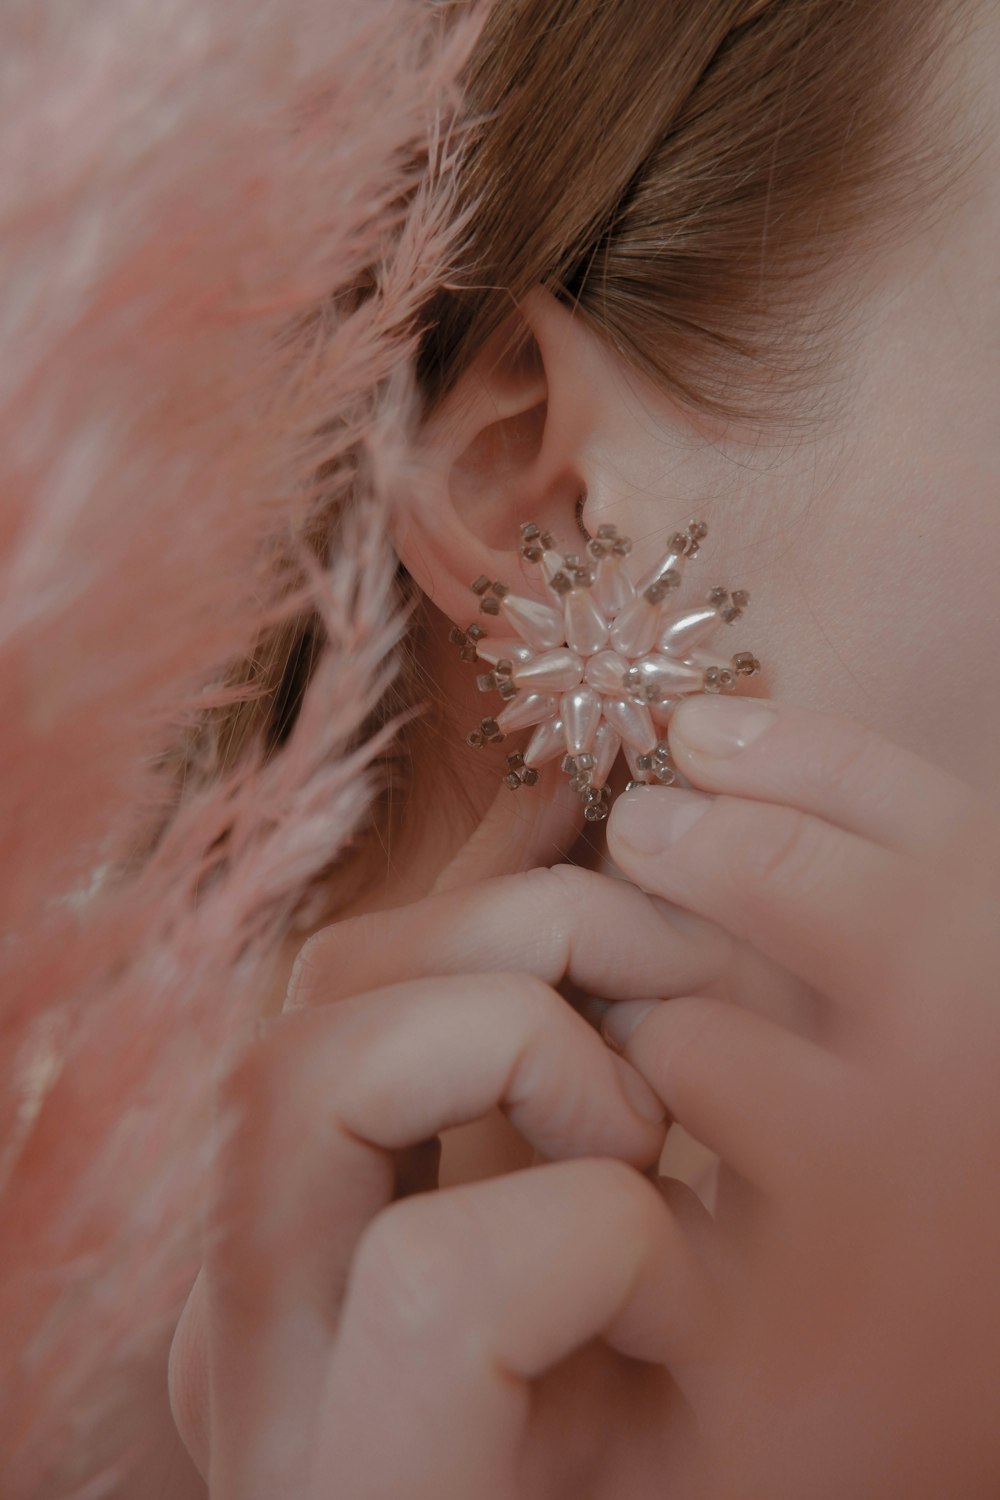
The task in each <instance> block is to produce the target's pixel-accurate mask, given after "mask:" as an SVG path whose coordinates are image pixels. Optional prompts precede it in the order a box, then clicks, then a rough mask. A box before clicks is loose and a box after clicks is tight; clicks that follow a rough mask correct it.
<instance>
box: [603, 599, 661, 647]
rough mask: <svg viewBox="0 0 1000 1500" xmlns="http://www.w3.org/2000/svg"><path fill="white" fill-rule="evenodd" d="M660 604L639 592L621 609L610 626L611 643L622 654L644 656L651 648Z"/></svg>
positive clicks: (658, 617) (658, 620)
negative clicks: (635, 597)
mask: <svg viewBox="0 0 1000 1500" xmlns="http://www.w3.org/2000/svg"><path fill="white" fill-rule="evenodd" d="M661 609H662V606H661V605H659V604H650V602H649V600H648V599H644V598H643V597H642V595H641V594H640V596H639V598H638V599H635V600H633V602H632V603H631V604H629V605H627V606H626V607H625V609H623V610H622V612H621V614H620V615H619V616H618V618H617V620H616V621H615V623H614V624H613V625H612V627H611V645H612V646H613V647H614V649H615V650H616V651H620V652H621V653H622V655H623V656H645V654H646V652H647V651H650V650H652V647H653V642H654V641H655V640H656V631H657V627H658V625H659V622H660V613H661Z"/></svg>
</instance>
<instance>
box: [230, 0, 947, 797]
mask: <svg viewBox="0 0 1000 1500" xmlns="http://www.w3.org/2000/svg"><path fill="white" fill-rule="evenodd" d="M460 8H461V6H460V5H459V6H456V9H460ZM967 9H968V4H967V0H906V3H905V5H901V4H900V3H899V0H495V5H494V9H493V11H492V13H491V16H490V19H489V21H488V23H487V25H486V27H485V30H484V32H483V35H482V37H481V39H480V42H479V44H478V47H477V49H476V51H475V54H474V56H473V58H472V61H471V64H470V67H469V69H468V75H467V78H466V80H465V82H466V88H467V94H466V98H467V114H468V117H469V121H470V128H469V135H468V146H467V150H466V153H465V156H464V158H463V163H462V166H461V169H460V207H461V208H462V209H463V210H466V209H467V210H469V223H470V225H471V229H470V232H469V234H468V238H467V241H466V243H465V246H464V251H463V254H462V258H461V266H460V268H459V272H458V274H457V275H456V276H455V277H454V279H453V281H452V282H451V283H450V284H449V286H448V287H447V288H442V289H441V290H440V291H439V293H438V294H437V295H436V296H435V298H434V299H433V301H432V303H431V305H430V306H429V307H428V308H427V309H426V310H425V322H426V334H425V336H424V340H423V344H422V350H421V355H420V359H419V365H418V375H419V379H420V383H421V387H422V390H423V392H424V395H425V398H426V403H427V406H428V408H430V407H432V406H433V404H434V402H435V401H437V400H438V399H439V398H440V397H441V396H442V395H443V394H444V393H445V392H446V391H447V390H448V389H449V388H450V387H451V386H452V385H453V384H454V383H455V381H456V380H457V379H459V378H460V376H461V374H462V372H463V371H464V370H465V369H466V368H467V367H468V366H469V364H470V363H471V361H472V360H473V359H474V357H475V356H476V355H477V353H478V352H479V351H480V350H481V349H482V348H483V346H484V344H485V343H486V341H487V339H489V338H490V337H491V336H492V335H493V334H494V333H495V332H496V331H497V330H498V329H499V328H501V327H502V325H503V324H504V322H505V320H506V319H507V318H508V315H509V313H510V312H511V310H512V308H514V307H515V306H516V304H517V302H518V300H519V299H520V298H521V297H522V296H523V295H524V294H525V293H526V292H527V291H528V290H529V288H531V287H532V286H534V285H536V284H539V283H540V284H543V285H546V286H548V287H549V288H550V289H552V290H553V291H554V292H555V293H556V294H557V295H558V296H559V297H561V298H562V299H564V300H565V301H567V302H568V303H570V304H572V305H574V306H575V307H576V308H577V309H578V312H579V315H580V316H582V317H584V318H585V319H586V320H587V321H588V323H589V324H590V325H591V326H592V327H593V328H594V329H595V330H596V331H597V332H598V333H599V334H600V335H601V336H602V337H604V338H605V339H607V340H608V341H609V343H610V344H611V345H612V346H613V347H614V348H615V349H616V350H617V351H618V352H619V353H620V354H621V355H622V356H623V357H624V358H625V359H626V360H627V361H629V362H631V363H632V364H633V365H634V366H635V367H637V368H638V369H639V370H641V371H642V372H643V373H645V374H647V375H649V376H651V377H652V378H653V379H654V380H655V381H656V382H658V383H659V384H660V385H661V386H662V387H663V388H664V389H665V390H666V391H668V392H671V393H673V394H674V395H675V396H676V397H677V399H678V400H680V401H681V402H683V403H684V404H685V405H686V406H687V407H688V408H689V409H693V410H695V411H697V412H699V413H716V414H720V415H723V416H735V417H739V418H743V419H749V420H752V421H757V422H760V423H771V424H773V423H775V422H777V421H779V420H780V421H781V422H782V423H783V424H787V425H790V426H795V425H796V421H797V418H800V417H802V416H803V415H805V414H807V413H809V411H810V409H811V408H810V403H811V402H812V400H813V398H814V396H815V393H816V392H817V391H818V389H819V377H820V375H821V374H823V373H825V372H826V371H827V370H828V368H829V365H830V361H831V359H832V358H833V357H834V356H835V354H836V351H837V347H838V340H837V337H836V334H837V331H838V322H839V320H840V318H841V315H842V310H843V307H844V287H845V284H846V280H847V278H845V277H844V276H843V275H838V274H836V273H838V272H841V271H848V270H850V269H851V268H852V267H860V266H861V265H862V264H863V262H864V261H865V259H866V258H867V257H869V256H870V254H871V253H872V251H873V249H874V248H875V247H876V246H877V245H878V244H879V243H880V242H884V241H886V240H887V239H891V238H892V237H893V236H895V235H897V234H898V233H899V232H901V231H902V230H904V229H905V228H906V227H907V226H908V225H909V224H910V223H912V222H913V221H914V219H915V218H916V217H917V216H918V215H921V214H924V213H926V211H927V210H928V209H929V208H931V207H933V205H934V204H935V202H937V203H938V205H939V206H940V205H943V203H944V189H945V188H946V187H947V186H948V184H949V183H950V181H952V180H953V179H954V178H955V176H956V175H957V173H958V170H959V166H960V164H961V161H962V160H963V156H962V153H961V151H960V150H959V149H958V148H959V145H960V143H959V142H958V141H956V140H955V131H954V129H953V128H952V126H953V118H954V117H953V114H949V110H950V109H951V108H952V107H953V106H950V105H949V103H948V96H947V92H946V90H944V89H942V88H941V86H940V83H941V69H940V66H939V59H940V56H941V49H942V46H943V44H945V43H946V42H947V41H948V39H949V34H950V33H951V32H952V31H954V30H956V29H957V23H958V22H960V21H961V19H962V18H963V16H964V14H965V12H966V10H967ZM945 140H947V141H951V142H952V143H953V144H952V146H951V147H943V146H942V141H945ZM400 583H401V587H403V588H405V586H406V580H405V577H404V576H403V575H402V574H401V578H400ZM415 629H416V630H417V631H419V629H420V620H419V615H418V618H417V622H416V627H415ZM414 640H416V641H417V642H418V637H414V638H413V640H411V644H410V650H409V654H408V657H407V658H406V659H408V660H409V662H410V666H409V668H406V667H404V671H403V672H402V674H401V676H400V678H399V680H398V682H397V684H396V686H395V688H394V690H393V693H392V696H391V700H390V701H388V702H387V703H386V704H384V705H383V706H382V709H381V710H380V715H379V718H380V722H384V720H385V718H386V716H387V715H391V713H392V712H394V711H395V710H397V709H399V708H404V707H406V706H408V704H410V703H412V702H414V701H416V700H417V699H418V698H419V697H426V696H427V694H426V692H424V693H421V692H419V691H418V684H419V682H420V678H419V671H420V667H419V663H420V650H419V644H417V645H414V643H413V641H414ZM318 644H319V639H318V635H317V629H316V623H315V621H305V622H302V623H301V625H300V626H296V627H295V628H293V629H291V630H289V629H287V628H286V629H285V630H284V631H283V633H282V635H281V636H280V637H276V638H275V639H274V640H272V641H270V642H265V643H263V644H262V648H261V650H260V651H258V652H257V653H256V655H255V659H254V666H253V672H252V673H251V674H249V677H248V678H247V680H248V682H249V684H250V686H251V687H252V688H253V689H254V701H253V702H248V703H245V704H243V705H242V706H241V707H240V708H239V709H237V710H236V711H230V712H229V713H228V714H227V715H226V716H224V717H223V718H222V719H221V720H220V721H217V722H216V724H215V725H214V727H213V730H212V735H211V738H212V740H213V742H214V744H213V750H212V753H211V755H210V756H209V757H208V758H209V760H210V761H211V762H212V763H213V764H214V765H215V766H218V765H220V764H226V763H228V762H231V760H232V759H233V758H234V755H235V754H236V753H237V752H238V749H239V747H242V746H244V745H245V744H246V743H247V741H248V738H249V739H253V740H257V741H259V739H260V738H261V737H263V739H264V741H265V743H266V744H268V745H269V746H270V747H271V748H272V749H273V748H277V747H278V746H279V745H280V743H281V741H282V739H283V738H284V736H285V734H286V733H287V729H288V726H289V723H290V722H291V719H292V718H293V717H294V713H295V710H296V708H297V704H298V702H299V701H300V698H301V694H302V692H303V691H304V687H305V684H306V682H307V681H308V676H309V662H310V661H311V658H312V654H313V651H314V650H315V649H316V648H317V645H318ZM425 728H426V730H427V732H429V733H432V734H433V733H435V732H436V731H435V730H434V729H433V727H432V726H431V725H430V724H429V722H427V721H425ZM404 756H405V747H404ZM387 774H388V773H387Z"/></svg>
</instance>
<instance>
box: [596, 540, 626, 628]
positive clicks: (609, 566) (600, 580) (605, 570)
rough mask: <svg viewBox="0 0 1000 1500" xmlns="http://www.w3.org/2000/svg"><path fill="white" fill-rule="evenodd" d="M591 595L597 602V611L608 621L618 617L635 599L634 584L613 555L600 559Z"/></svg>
mask: <svg viewBox="0 0 1000 1500" xmlns="http://www.w3.org/2000/svg"><path fill="white" fill-rule="evenodd" d="M591 593H592V594H593V596H594V598H595V599H596V601H597V606H598V608H599V609H601V610H603V611H604V614H605V615H606V616H607V617H608V618H609V619H614V617H615V616H616V615H620V614H621V612H622V610H623V609H625V607H626V606H627V605H629V604H631V603H632V600H633V599H634V598H635V584H634V583H633V582H632V580H631V578H630V577H629V576H628V574H627V573H626V571H625V569H624V568H623V567H622V565H621V562H620V560H619V559H618V558H617V557H614V556H613V555H608V556H605V557H602V558H601V561H600V563H599V564H598V567H597V581H596V583H595V584H594V586H593V588H592V590H591Z"/></svg>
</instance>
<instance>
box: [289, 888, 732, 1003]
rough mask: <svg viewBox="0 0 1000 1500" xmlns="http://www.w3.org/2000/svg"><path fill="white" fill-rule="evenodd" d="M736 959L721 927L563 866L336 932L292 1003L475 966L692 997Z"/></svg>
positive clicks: (601, 988)
mask: <svg viewBox="0 0 1000 1500" xmlns="http://www.w3.org/2000/svg"><path fill="white" fill-rule="evenodd" d="M731 956H732V955H731V944H730V942H729V939H728V938H727V936H726V935H725V933H724V932H722V931H721V930H720V929H719V928H713V927H712V926H711V925H710V924H708V923H704V922H692V921H691V920H690V919H689V918H688V917H686V915H685V914H684V913H683V912H681V913H677V912H672V911H671V910H670V908H669V907H667V906H665V905H664V904H663V903H662V902H660V901H657V900H656V899H654V898H652V897H650V896H648V895H646V894H644V893H643V892H642V891H639V890H636V889H635V887H634V886H632V885H631V884H630V883H629V882H628V881H625V880H612V879H610V878H609V877H607V876H604V875H597V874H593V873H592V872H590V871H588V870H578V869H576V868H574V867H572V866H569V865H557V866H555V867H554V868H552V869H538V870H531V871H528V872H526V873H524V874H521V875H512V876H507V877H504V878H501V879H497V880H490V881H482V882H480V884H478V885H474V886H470V887H468V888H466V889H461V890H454V891H450V892H448V893H447V894H446V895H438V896H430V897H428V898H427V899H426V900H425V901H421V902H419V903H415V904H413V905H411V906H405V907H399V908H397V909H395V910H393V911H384V912H375V913H370V914H365V915H362V916H358V917H352V918H349V919H348V920H346V921H344V922H339V923H336V924H335V925H334V926H332V927H327V928H324V929H323V930H322V931H321V932H318V933H317V934H316V935H315V936H314V937H311V938H310V939H309V941H308V942H307V943H306V944H305V946H304V947H303V949H302V951H301V952H300V954H299V956H298V959H297V960H296V963H295V966H294V969H293V971H292V976H291V980H290V982H289V987H288V997H287V999H286V1002H285V1007H286V1009H291V1008H295V1007H297V1006H314V1005H328V1004H330V1003H332V1002H333V1001H339V1000H343V999H344V998H345V997H347V996H349V995H353V994H356V993H358V991H359V990H367V989H373V988H380V987H382V986H384V985H389V984H396V983H399V982H401V981H403V980H405V979H408V978H411V977H421V976H425V975H434V974H461V973H465V972H468V971H469V970H475V971H477V972H478V971H484V970H496V971H506V970H515V971H519V972H526V973H531V974H534V975H535V976H536V977H537V978H539V979H542V980H544V981H545V983H546V984H550V985H558V984H561V983H563V982H564V981H567V980H568V981H569V982H570V983H571V984H573V985H576V986H578V987H579V988H580V989H582V990H585V991H588V992H589V993H592V994H598V995H602V996H605V997H606V998H608V999H630V998H632V997H633V996H636V995H644V994H654V995H663V994H669V993H677V992H681V993H684V992H688V991H691V990H700V989H702V988H703V987H705V986H706V985H709V984H712V983H714V982H717V981H718V980H719V979H720V978H721V976H722V975H723V974H724V973H725V971H726V968H727V965H728V964H729V963H730V960H731Z"/></svg>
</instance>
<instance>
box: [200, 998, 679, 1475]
mask: <svg viewBox="0 0 1000 1500" xmlns="http://www.w3.org/2000/svg"><path fill="white" fill-rule="evenodd" d="M226 1103H227V1113H228V1116H229V1133H228V1138H227V1140H226V1143H225V1147H224V1149H223V1151H222V1153H221V1158H220V1161H219V1164H218V1167H217V1171H216V1182H215V1194H214V1201H215V1213H214V1219H213V1223H212V1225H211V1232H210V1235H209V1238H208V1243H207V1247H206V1259H205V1269H206V1286H207V1292H208V1298H207V1308H206V1312H207V1317H208V1323H209V1328H210V1330H211V1337H209V1339H208V1347H209V1351H210V1354H209V1361H208V1364H209V1370H210V1379H211V1385H212V1390H213V1393H214V1392H222V1393H225V1394H224V1395H223V1396H220V1397H219V1401H218V1403H217V1405H214V1406H213V1443H212V1455H211V1462H212V1467H211V1477H212V1484H213V1486H214V1487H215V1488H213V1494H214V1493H216V1490H217V1492H218V1494H219V1495H220V1497H228V1496H229V1495H233V1496H237V1495H238V1496H239V1497H240V1500H255V1497H256V1496H258V1495H260V1496H262V1497H263V1496H265V1495H269V1494H274V1493H277V1492H279V1490H278V1489H276V1488H275V1486H277V1485H278V1484H279V1480H280V1481H281V1483H282V1484H284V1485H285V1486H287V1485H288V1484H289V1483H291V1481H292V1479H294V1478H295V1475H294V1474H292V1475H289V1474H288V1472H287V1471H286V1470H285V1468H284V1467H283V1466H284V1465H285V1464H286V1462H287V1448H286V1441H287V1439H286V1436H285V1435H286V1434H287V1433H288V1432H294V1431H298V1430H301V1429H302V1426H303V1421H302V1414H303V1412H307V1411H308V1410H309V1404H310V1401H311V1400H312V1399H314V1395H313V1394H312V1393H314V1392H315V1390H316V1389H317V1382H318V1380H319V1372H320V1369H321V1367H322V1365H323V1363H324V1361H325V1358H326V1351H325V1339H326V1336H327V1335H328V1333H329V1331H330V1330H331V1329H332V1327H333V1325H334V1321H335V1316H336V1311H337V1308H338V1305H339V1301H340V1297H341V1295H342V1291H343V1286H344V1284H345V1281H346V1277H347V1271H348V1267H349V1264H350V1260H351V1257H352V1255H353V1253H354V1249H355V1245H356V1243H357V1240H358V1237H359V1236H360V1234H361V1233H362V1231H363V1229H364V1227H365V1225H366V1224H367V1223H368V1222H369V1220H370V1219H371V1218H372V1217H373V1216H374V1215H375V1214H376V1213H377V1212H378V1210H379V1209H381V1208H382V1207H384V1206H385V1204H386V1203H388V1202H389V1201H390V1199H391V1197H392V1194H393V1191H394V1186H395V1172H394V1162H393V1156H392V1153H395V1152H399V1151H407V1150H408V1149H409V1148H412V1147H414V1146H416V1145H419V1144H420V1143H421V1142H425V1141H426V1140H428V1139H429V1138H430V1137H431V1136H434V1135H436V1134H437V1133H438V1132H439V1131H441V1130H442V1129H445V1128H446V1127H448V1126H452V1125H458V1124H462V1123H464V1122H466V1121H469V1120H472V1119H476V1118H478V1117H479V1116H481V1115H482V1114H484V1113H486V1112H487V1111H488V1110H489V1109H491V1108H494V1107H496V1106H500V1107H501V1108H503V1109H504V1110H505V1111H506V1113H507V1114H508V1115H509V1117H510V1119H511V1121H512V1123H513V1124H514V1126H515V1127H516V1128H517V1129H518V1130H520V1131H521V1133H522V1134H523V1135H524V1136H525V1138H526V1139H527V1140H528V1141H530V1142H531V1144H532V1145H534V1146H535V1147H536V1149H538V1150H540V1151H541V1152H543V1153H544V1154H545V1155H546V1156H548V1157H564V1156H565V1157H569V1156H578V1155H610V1156H620V1157H622V1158H623V1159H624V1160H626V1161H631V1162H635V1163H636V1164H637V1165H643V1166H644V1165H646V1164H647V1163H649V1162H652V1161H655V1160H656V1159H657V1158H658V1156H659V1153H660V1150H661V1148H662V1144H663V1139H664V1134H665V1129H664V1124H663V1118H664V1111H663V1110H662V1108H661V1107H660V1106H659V1104H658V1101H657V1100H656V1099H655V1096H653V1095H652V1094H651V1092H650V1091H649V1089H648V1087H647V1086H646V1085H644V1084H643V1083H642V1081H641V1080H640V1079H639V1078H638V1076H637V1075H636V1074H635V1072H634V1070H632V1069H631V1068H630V1067H629V1066H628V1065H627V1064H623V1062H622V1060H621V1059H619V1058H613V1057H612V1056H611V1055H610V1054H609V1053H608V1052H607V1050H606V1049H605V1048H604V1047H603V1046H602V1045H601V1042H600V1040H599V1038H598V1037H597V1036H596V1035H595V1033H594V1032H593V1031H592V1030H591V1029H590V1028H589V1027H588V1026H587V1025H586V1023H585V1022H583V1021H582V1020H581V1019H580V1018H579V1017H578V1016H576V1015H575V1014H574V1013H573V1012H572V1011H571V1010H570V1009H569V1008H568V1007H567V1006H566V1005H565V1004H564V1003H563V1002H562V1001H561V1000H560V998H559V997H558V996H557V995H556V994H555V993H554V991H552V990H551V989H549V988H548V987H547V986H545V985H544V984H542V983H541V982H540V981H538V980H536V979H534V978H533V977H531V976H525V975H514V974H500V975H489V976H475V975H473V976H469V975H463V976H461V977H445V978H442V979H435V980H427V981H418V982H412V983H409V984H406V985H400V986H398V987H396V988H395V989H392V990H385V991H381V992H377V993H375V994H372V995H366V996H363V997H358V998H357V999H355V1000H354V1001H349V1002H345V1003H344V1004H343V1005H342V1006H337V1007H334V1008H324V1009H318V1010H312V1011H301V1012H298V1013H296V1014H295V1015H294V1016H291V1017H286V1018H284V1019H283V1020H282V1021H281V1022H279V1023H277V1024H276V1025H274V1026H272V1027H271V1028H270V1030H269V1035H268V1036H267V1039H266V1041H263V1042H260V1043H258V1044H257V1045H256V1046H255V1047H254V1048H252V1049H250V1051H249V1053H248V1054H247V1056H246V1057H245V1058H244V1060H243V1061H242V1063H241V1065H240V1067H239V1068H238V1069H237V1070H236V1071H235V1072H234V1074H233V1076H232V1079H231V1080H230V1083H229V1085H228V1091H227V1099H226ZM640 1110H641V1111H643V1113H639V1112H638V1111H640ZM223 1403H224V1405H223ZM248 1434H253V1435H254V1440H253V1441H252V1442H251V1441H249V1439H248ZM298 1461H299V1462H301V1461H302V1455H301V1454H300V1455H299V1456H298ZM279 1488H280V1486H279ZM285 1492H288V1491H287V1489H286V1491H285Z"/></svg>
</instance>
